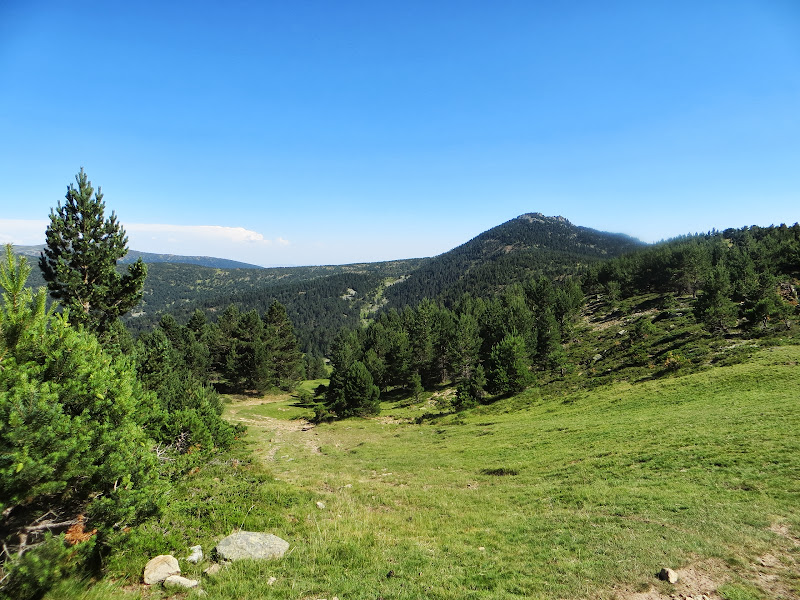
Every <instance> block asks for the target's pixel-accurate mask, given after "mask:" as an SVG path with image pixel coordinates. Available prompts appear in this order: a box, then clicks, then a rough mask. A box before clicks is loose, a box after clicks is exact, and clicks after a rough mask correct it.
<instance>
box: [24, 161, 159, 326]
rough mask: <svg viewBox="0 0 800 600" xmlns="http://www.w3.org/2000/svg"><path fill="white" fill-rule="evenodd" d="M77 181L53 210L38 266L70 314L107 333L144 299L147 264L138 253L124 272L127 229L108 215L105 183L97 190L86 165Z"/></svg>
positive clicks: (70, 186)
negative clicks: (121, 270) (121, 265)
mask: <svg viewBox="0 0 800 600" xmlns="http://www.w3.org/2000/svg"><path fill="white" fill-rule="evenodd" d="M75 181H76V183H77V187H76V186H75V185H74V184H70V185H69V187H68V188H67V195H66V201H65V202H64V204H63V205H62V204H61V203H59V205H58V208H57V209H56V210H51V211H50V225H49V226H48V228H47V245H46V246H45V248H44V252H43V253H42V254H41V255H40V257H39V267H40V268H41V270H42V275H43V276H44V279H45V281H46V282H47V287H48V289H49V290H50V295H51V296H52V297H53V298H54V299H55V300H58V301H59V303H60V304H61V305H62V306H63V307H65V308H67V309H69V314H70V319H71V320H72V321H73V322H77V323H82V324H84V325H86V326H87V327H88V328H90V329H91V330H93V331H95V332H97V333H105V332H107V331H108V330H109V329H110V328H111V326H112V324H113V323H114V322H115V321H116V320H117V318H118V317H120V316H121V315H124V314H125V313H127V312H128V311H129V310H131V309H132V308H133V307H134V306H136V305H137V304H138V303H139V301H140V300H141V298H142V287H143V285H144V280H145V277H146V276H147V267H146V266H145V264H144V263H143V262H142V260H141V259H139V260H137V261H136V262H135V263H134V264H132V265H129V266H128V272H127V273H126V274H125V275H120V273H118V272H117V261H118V260H119V259H120V258H122V257H124V256H125V255H126V254H127V253H128V247H127V243H128V238H127V237H126V235H125V230H124V229H123V228H122V226H121V225H120V224H119V223H118V222H117V217H116V215H115V214H114V213H113V212H112V213H111V216H110V217H109V218H106V217H105V203H104V202H103V194H102V192H101V190H100V188H98V189H97V193H96V194H95V192H94V188H92V184H91V182H90V181H89V180H88V178H87V177H86V173H84V171H83V169H81V171H80V173H78V175H76V176H75Z"/></svg>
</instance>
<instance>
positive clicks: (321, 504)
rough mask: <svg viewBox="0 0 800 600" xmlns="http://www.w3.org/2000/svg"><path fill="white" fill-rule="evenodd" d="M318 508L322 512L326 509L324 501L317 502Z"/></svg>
mask: <svg viewBox="0 0 800 600" xmlns="http://www.w3.org/2000/svg"><path fill="white" fill-rule="evenodd" d="M317 508H318V509H320V510H322V509H324V508H325V503H324V502H323V501H322V500H318V501H317Z"/></svg>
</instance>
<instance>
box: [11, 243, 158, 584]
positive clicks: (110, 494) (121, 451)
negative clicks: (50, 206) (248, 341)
mask: <svg viewBox="0 0 800 600" xmlns="http://www.w3.org/2000/svg"><path fill="white" fill-rule="evenodd" d="M29 272H30V268H29V267H28V266H27V264H26V262H25V261H24V259H22V260H20V261H19V262H17V261H16V260H15V259H14V257H13V255H12V253H11V248H10V247H8V248H7V256H6V264H4V265H0V287H2V288H3V289H4V291H5V293H4V295H3V304H2V306H1V307H0V356H2V368H0V423H2V428H1V429H0V514H1V515H2V516H1V517H0V531H1V532H2V535H1V536H0V538H2V539H0V542H1V543H2V544H3V545H4V549H5V551H6V556H7V557H8V556H10V554H12V553H14V550H16V551H17V553H21V556H22V558H25V553H26V551H27V550H28V549H30V548H31V547H33V546H35V545H37V544H39V543H40V542H41V541H42V538H43V536H44V534H45V533H46V532H47V531H48V530H49V531H63V530H64V529H66V527H69V526H70V525H74V524H75V523H77V522H78V521H79V519H78V517H79V516H82V515H86V517H87V522H88V524H89V525H90V526H91V527H96V528H98V529H99V535H100V536H101V537H104V536H106V535H107V534H108V533H110V531H111V530H112V529H114V528H120V527H122V526H124V525H126V524H129V523H132V522H134V521H136V520H138V519H139V518H140V517H143V516H145V515H147V514H149V513H151V512H153V511H154V510H156V508H157V506H158V503H157V500H158V498H159V497H160V494H159V493H158V484H157V469H156V466H157V465H156V458H155V455H154V454H153V453H152V452H150V448H151V443H150V441H149V440H148V438H147V436H146V435H145V433H144V431H143V430H142V428H141V427H140V426H139V424H138V422H137V419H138V417H139V414H140V413H141V411H142V407H147V406H150V404H151V401H152V398H151V397H150V395H149V394H148V393H147V392H145V391H143V390H142V388H141V386H140V385H139V384H138V382H137V380H136V376H135V372H134V369H133V365H132V364H131V362H130V361H129V360H128V359H126V358H123V357H112V356H110V355H109V354H108V353H106V352H105V351H104V350H103V348H102V347H101V346H100V344H99V342H98V341H97V339H96V338H95V337H94V336H93V335H92V334H90V333H88V332H87V331H85V330H84V329H83V328H79V329H75V328H73V327H72V326H71V325H70V323H69V313H68V311H65V312H64V313H63V314H62V315H56V316H53V315H51V314H48V313H47V312H46V311H45V309H44V306H45V302H44V293H43V292H41V291H40V292H39V293H38V294H37V296H36V297H35V298H34V296H33V294H32V293H31V292H30V290H29V289H27V288H25V287H24V284H25V281H26V279H27V275H28V273H29ZM53 544H54V542H46V545H45V546H42V548H41V549H40V552H45V553H47V552H50V551H51V550H52V551H54V548H55V546H53ZM9 550H11V552H9ZM36 556H39V555H38V554H37V555H34V554H32V555H31V557H30V558H29V559H25V560H22V558H21V559H19V560H15V563H14V564H15V565H16V566H15V567H13V569H16V570H15V571H14V572H16V573H17V576H15V577H17V580H15V581H18V579H19V577H23V576H24V573H30V576H31V577H33V578H34V579H36V580H37V581H38V579H40V578H41V577H43V575H41V570H40V569H39V567H38V566H37V565H39V562H40V560H39V559H36V558H35V557H36ZM13 569H12V570H13ZM45 579H46V578H45ZM9 581H10V578H9V580H7V581H6V584H8V585H11V584H10V582H9ZM14 585H23V584H21V583H19V582H18V583H16V584H14ZM25 585H27V584H25ZM30 585H31V586H33V587H32V588H31V589H32V590H33V589H34V588H36V586H37V585H38V584H36V583H35V581H32V582H31V584H30ZM23 587H24V586H23ZM26 589H27V588H26Z"/></svg>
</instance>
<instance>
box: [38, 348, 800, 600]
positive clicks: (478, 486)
mask: <svg viewBox="0 0 800 600" xmlns="http://www.w3.org/2000/svg"><path fill="white" fill-rule="evenodd" d="M798 363H800V347H797V346H785V347H776V348H772V349H768V350H760V351H758V352H757V353H756V354H755V355H754V356H753V357H752V358H751V359H750V360H749V361H748V362H746V363H741V364H734V365H732V366H726V367H717V368H713V369H709V370H705V371H702V372H697V373H691V374H688V375H685V376H682V377H670V378H655V379H650V380H647V381H640V382H638V383H629V382H616V383H613V384H609V385H605V386H602V387H598V388H595V389H591V390H581V389H577V390H573V391H562V392H560V393H558V394H557V395H553V396H548V395H546V394H545V392H544V391H539V390H535V389H534V390H531V391H529V392H526V393H525V394H523V395H521V396H519V397H516V398H512V399H509V400H507V401H500V402H497V403H495V404H492V405H489V406H482V407H479V408H477V409H475V410H473V411H469V412H467V413H464V414H459V415H447V416H441V417H435V418H432V419H429V420H422V422H421V424H415V423H414V422H413V421H414V419H415V418H417V417H419V416H420V415H421V414H424V413H425V412H426V411H430V412H434V413H435V412H438V410H439V409H438V408H437V407H435V406H431V405H430V404H427V403H421V404H409V403H408V402H404V401H402V400H398V401H394V402H391V403H384V406H383V413H382V415H381V416H380V417H378V418H375V419H350V420H346V421H341V422H336V423H332V424H326V425H320V426H317V427H316V428H314V429H313V430H310V431H302V430H301V428H300V427H288V428H287V427H286V424H287V423H288V424H290V425H291V424H294V425H296V421H294V422H293V421H292V419H293V418H294V417H297V416H300V415H301V414H302V410H304V409H302V408H298V407H297V406H295V405H294V404H295V400H294V399H293V398H290V397H288V396H287V397H285V398H284V399H281V400H279V401H270V402H266V403H263V404H259V403H256V404H253V403H244V402H237V401H234V402H232V403H231V404H230V405H228V414H229V416H230V417H231V418H237V419H241V418H244V419H247V420H248V421H249V422H250V425H251V426H250V430H249V434H248V437H247V442H248V444H249V446H248V448H247V449H246V451H245V452H244V453H243V454H242V456H240V457H239V458H228V459H225V460H220V461H219V462H218V463H216V464H215V463H214V462H213V461H212V463H211V464H209V465H207V466H205V467H203V468H201V469H200V471H198V472H196V473H195V474H193V475H192V476H191V477H189V478H187V479H186V480H185V481H183V482H181V483H180V484H179V485H178V486H177V487H176V488H175V490H174V501H173V502H172V503H171V504H170V507H169V508H168V512H167V514H165V515H164V517H163V518H162V519H161V521H159V522H157V523H151V524H148V525H146V526H144V527H142V528H140V529H139V530H136V531H135V532H133V533H132V534H131V540H130V543H129V548H130V549H129V550H128V551H127V553H123V555H122V556H120V557H116V558H114V559H113V560H112V562H111V564H109V567H110V570H111V571H112V573H116V574H117V576H118V577H119V576H120V574H122V575H127V576H128V578H129V579H128V581H129V582H133V581H136V580H137V578H138V577H139V576H140V574H141V568H142V567H143V566H144V562H145V561H146V560H147V558H149V557H150V556H153V555H155V554H161V553H166V552H174V553H175V555H176V556H179V557H180V556H185V555H186V554H188V547H189V546H191V545H194V544H197V543H201V544H203V546H204V549H206V550H208V549H209V548H210V547H211V546H212V545H213V543H214V541H215V540H218V539H220V538H221V537H223V536H224V535H227V534H228V533H229V532H230V531H231V530H233V529H236V528H238V527H242V528H244V529H250V530H263V531H270V532H273V533H275V534H277V535H279V536H281V537H283V538H284V539H286V540H288V541H289V542H290V544H291V550H290V552H289V554H288V555H287V556H286V557H285V558H284V559H282V560H279V561H274V562H267V563H246V562H245V563H241V564H240V563H236V564H234V565H233V566H232V567H231V568H229V569H228V570H226V571H224V572H223V573H222V574H221V575H220V576H218V577H216V578H214V579H211V580H207V581H205V582H204V584H203V587H204V589H205V591H206V592H207V593H208V596H207V597H208V598H212V599H213V598H220V599H231V600H233V599H236V600H248V599H251V598H252V599H261V598H331V597H333V596H338V597H339V598H341V599H345V598H346V599H348V600H351V599H359V598H364V599H367V598H369V599H375V598H379V597H382V598H397V599H406V598H408V599H411V598H422V597H424V598H441V599H444V598H453V599H455V598H487V599H488V598H589V597H591V598H601V597H607V598H611V597H613V596H614V593H615V592H614V589H615V588H618V587H619V586H624V587H626V588H627V589H646V588H647V587H648V586H649V585H651V584H653V585H657V582H656V581H655V578H654V574H655V573H656V572H657V571H658V570H659V569H660V568H661V567H663V566H669V567H672V568H679V567H682V566H685V565H688V564H692V563H697V562H699V561H703V560H705V559H711V560H713V561H716V562H717V563H719V564H724V565H733V566H729V567H726V569H727V570H725V571H724V572H721V573H717V574H716V576H717V577H718V578H719V581H718V584H719V585H721V586H723V587H722V588H721V591H722V592H724V593H725V597H730V598H732V599H734V598H759V597H762V596H763V597H770V595H769V593H767V592H766V591H764V590H762V589H760V588H759V587H758V585H759V584H758V582H757V581H754V580H752V565H753V564H755V563H756V562H757V558H758V557H760V556H763V555H765V554H767V553H770V554H771V555H773V556H778V557H780V558H781V560H782V561H783V564H784V565H786V566H787V568H786V569H785V570H781V571H779V575H780V577H782V578H783V580H785V586H786V589H789V590H794V591H793V592H792V593H794V594H795V595H794V596H791V595H789V596H786V597H795V598H796V597H798V594H800V589H798V582H797V579H792V578H791V577H790V575H787V573H790V572H791V568H792V567H793V566H794V565H796V564H797V560H798V558H800V552H798V548H797V547H795V546H793V544H792V542H791V541H790V540H789V539H788V537H786V536H782V535H778V534H776V533H773V532H772V531H771V530H770V526H772V525H776V524H780V525H782V526H783V527H785V528H787V529H788V531H789V532H791V535H793V536H795V537H797V536H798V532H800V503H798V498H799V497H800V436H798V432H800V402H799V401H798V397H797V383H798V381H800V366H798ZM248 453H249V454H248ZM248 455H249V456H250V457H251V458H248ZM318 501H322V502H324V505H325V508H324V509H320V508H318V507H317V505H316V503H317V502H318ZM205 566H207V564H201V565H199V566H198V567H196V568H194V567H193V568H192V569H190V570H189V575H193V574H199V571H200V570H202V568H204V567H205ZM732 574H733V575H732ZM730 576H735V577H737V578H738V579H736V580H730V581H729V579H730ZM270 577H275V578H276V581H275V582H274V583H273V584H272V585H270V584H269V583H268V581H269V578H270ZM724 586H727V587H724ZM120 593H121V592H120ZM148 593H150V596H146V597H158V596H154V595H153V594H160V593H161V592H157V591H150V592H148ZM51 597H52V598H55V597H59V596H51ZM95 597H100V596H87V598H91V599H94V598H95ZM120 597H124V596H120ZM134 597H135V596H134ZM189 597H194V595H193V594H190V595H189Z"/></svg>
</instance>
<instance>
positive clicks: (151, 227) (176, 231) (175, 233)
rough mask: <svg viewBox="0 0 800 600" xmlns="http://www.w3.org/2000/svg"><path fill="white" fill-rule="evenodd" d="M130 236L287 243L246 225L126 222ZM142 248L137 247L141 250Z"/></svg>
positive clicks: (240, 242) (264, 243) (137, 237)
mask: <svg viewBox="0 0 800 600" xmlns="http://www.w3.org/2000/svg"><path fill="white" fill-rule="evenodd" d="M123 226H124V227H125V230H126V231H127V232H128V237H129V238H130V239H131V240H133V239H134V237H135V238H136V239H139V238H144V237H147V238H149V239H151V240H166V241H170V242H181V241H186V240H192V241H203V240H204V241H206V242H212V241H216V242H227V243H234V244H242V243H245V244H261V245H265V246H270V245H272V244H280V245H287V244H288V243H289V242H288V241H287V240H284V239H283V238H280V237H279V238H277V239H276V240H275V241H273V240H269V239H267V238H265V237H264V236H263V235H261V234H260V233H258V232H257V231H252V230H250V229H245V228H244V227H223V226H221V225H164V224H159V223H126V224H124V225H123ZM139 249H140V248H137V250H139Z"/></svg>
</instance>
